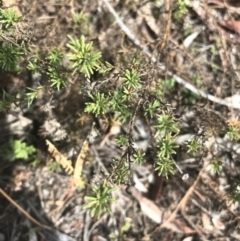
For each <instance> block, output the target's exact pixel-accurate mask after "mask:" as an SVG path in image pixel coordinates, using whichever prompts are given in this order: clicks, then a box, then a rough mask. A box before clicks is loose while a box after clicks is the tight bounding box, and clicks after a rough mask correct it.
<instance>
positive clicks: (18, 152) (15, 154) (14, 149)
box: [6, 140, 36, 161]
mask: <svg viewBox="0 0 240 241" xmlns="http://www.w3.org/2000/svg"><path fill="white" fill-rule="evenodd" d="M9 144H10V149H9V150H8V151H7V152H6V156H7V159H9V160H10V161H15V160H17V159H22V160H29V158H30V157H31V156H32V155H33V154H34V153H35V152H36V149H35V147H34V146H32V145H27V143H26V142H22V141H20V140H10V143H9Z"/></svg>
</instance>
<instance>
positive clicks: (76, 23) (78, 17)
mask: <svg viewBox="0 0 240 241" xmlns="http://www.w3.org/2000/svg"><path fill="white" fill-rule="evenodd" d="M72 21H73V28H74V29H76V28H80V29H81V30H82V29H84V28H85V25H86V15H85V14H84V13H83V12H80V13H77V12H74V13H73V14H72Z"/></svg>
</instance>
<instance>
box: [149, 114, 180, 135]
mask: <svg viewBox="0 0 240 241" xmlns="http://www.w3.org/2000/svg"><path fill="white" fill-rule="evenodd" d="M154 127H155V128H156V129H157V132H156V134H155V137H157V136H158V135H159V134H160V133H161V134H163V135H167V134H169V133H177V132H178V131H179V129H178V124H177V122H176V121H175V120H174V119H173V118H172V117H171V116H169V115H167V114H165V113H164V112H163V114H162V115H159V116H158V118H157V123H156V124H155V125H154Z"/></svg>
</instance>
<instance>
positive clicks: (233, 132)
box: [227, 126, 240, 141]
mask: <svg viewBox="0 0 240 241" xmlns="http://www.w3.org/2000/svg"><path fill="white" fill-rule="evenodd" d="M227 134H228V136H229V138H230V140H232V141H238V140H240V131H239V126H230V127H229V130H228V132H227Z"/></svg>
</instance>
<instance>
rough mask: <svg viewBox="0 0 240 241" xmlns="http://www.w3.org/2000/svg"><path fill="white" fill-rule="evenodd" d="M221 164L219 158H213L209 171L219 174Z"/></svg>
mask: <svg viewBox="0 0 240 241" xmlns="http://www.w3.org/2000/svg"><path fill="white" fill-rule="evenodd" d="M221 165H222V163H221V160H220V159H218V158H214V159H213V160H212V161H211V163H210V168H211V171H212V172H213V173H214V174H219V173H220V171H221Z"/></svg>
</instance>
